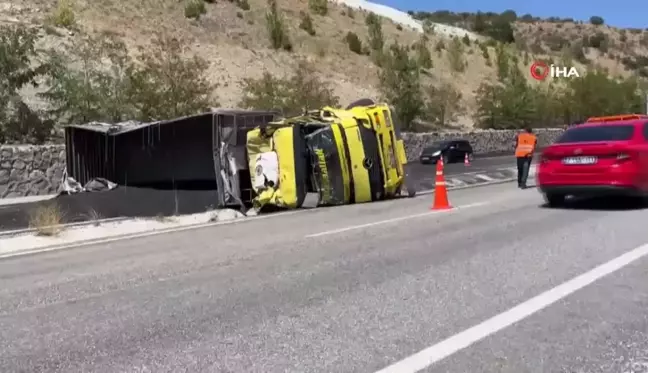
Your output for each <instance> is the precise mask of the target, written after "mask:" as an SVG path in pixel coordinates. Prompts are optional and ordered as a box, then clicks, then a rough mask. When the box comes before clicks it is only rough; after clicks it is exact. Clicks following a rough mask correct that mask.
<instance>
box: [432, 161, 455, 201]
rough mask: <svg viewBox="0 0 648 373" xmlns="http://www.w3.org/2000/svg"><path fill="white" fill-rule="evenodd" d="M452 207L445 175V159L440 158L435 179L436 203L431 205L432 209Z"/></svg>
mask: <svg viewBox="0 0 648 373" xmlns="http://www.w3.org/2000/svg"><path fill="white" fill-rule="evenodd" d="M451 208H452V206H450V201H448V189H447V187H446V183H445V177H444V176H443V161H442V160H441V159H439V161H438V162H437V167H436V179H435V181H434V204H433V205H432V207H430V210H447V209H451Z"/></svg>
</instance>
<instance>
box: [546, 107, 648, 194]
mask: <svg viewBox="0 0 648 373" xmlns="http://www.w3.org/2000/svg"><path fill="white" fill-rule="evenodd" d="M536 179H537V180H536V181H537V187H538V189H539V190H540V191H541V192H542V194H543V195H544V197H545V200H546V202H547V204H548V205H549V206H560V205H562V204H563V203H564V201H565V197H567V196H596V195H626V196H636V197H639V198H644V197H646V196H648V116H647V115H617V116H609V117H598V118H590V119H588V120H587V121H586V122H585V123H583V124H580V125H577V126H574V127H571V128H569V129H567V130H566V131H565V133H563V134H562V136H561V137H560V138H559V139H558V140H557V141H556V142H555V143H553V144H552V145H550V146H549V147H547V148H545V150H544V151H543V152H542V157H541V159H540V164H539V166H538V169H537V173H536Z"/></svg>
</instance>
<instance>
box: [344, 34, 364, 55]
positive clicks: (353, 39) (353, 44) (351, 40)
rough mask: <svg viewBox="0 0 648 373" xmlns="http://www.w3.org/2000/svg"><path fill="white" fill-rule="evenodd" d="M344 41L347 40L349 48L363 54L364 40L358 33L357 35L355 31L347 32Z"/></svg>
mask: <svg viewBox="0 0 648 373" xmlns="http://www.w3.org/2000/svg"><path fill="white" fill-rule="evenodd" d="M344 41H346V43H347V45H348V46H349V50H350V51H351V52H353V53H356V54H363V50H362V42H361V41H360V38H358V35H356V33H355V32H352V31H349V32H347V34H346V36H345V37H344Z"/></svg>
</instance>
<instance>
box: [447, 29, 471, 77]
mask: <svg viewBox="0 0 648 373" xmlns="http://www.w3.org/2000/svg"><path fill="white" fill-rule="evenodd" d="M464 52H465V49H464V45H463V43H462V42H461V41H460V40H459V38H457V37H454V38H452V41H451V42H450V45H449V46H448V62H449V63H450V68H451V69H452V71H454V72H456V73H461V72H464V71H465V70H466V65H467V62H466V57H465V55H464Z"/></svg>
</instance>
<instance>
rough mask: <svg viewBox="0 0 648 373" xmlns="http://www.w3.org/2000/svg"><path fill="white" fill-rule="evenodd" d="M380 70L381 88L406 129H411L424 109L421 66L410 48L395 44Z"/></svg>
mask: <svg viewBox="0 0 648 373" xmlns="http://www.w3.org/2000/svg"><path fill="white" fill-rule="evenodd" d="M384 61H385V63H384V67H383V69H382V70H381V72H380V89H381V92H382V94H383V96H384V97H385V99H386V100H387V102H389V103H391V104H392V105H393V106H394V107H395V109H396V113H397V115H398V116H399V120H400V123H402V125H403V127H404V129H411V128H412V122H413V121H414V119H416V118H417V117H418V116H419V115H420V114H421V113H422V110H423V100H422V98H421V83H420V73H419V67H418V65H417V63H416V61H414V60H412V59H411V58H410V56H409V54H408V48H407V47H405V46H400V45H398V44H393V45H392V46H391V47H390V48H389V53H388V54H387V55H386V56H385V59H384Z"/></svg>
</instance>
